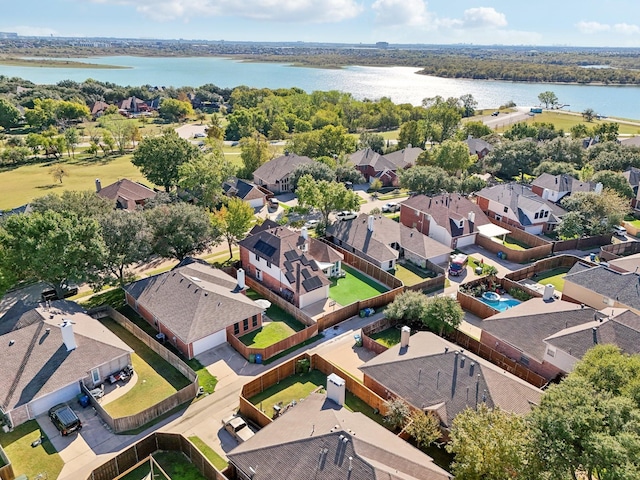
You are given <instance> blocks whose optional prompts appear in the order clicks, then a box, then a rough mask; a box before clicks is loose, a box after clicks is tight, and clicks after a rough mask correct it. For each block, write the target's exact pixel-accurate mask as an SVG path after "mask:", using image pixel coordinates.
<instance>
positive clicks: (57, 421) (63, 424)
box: [49, 403, 82, 436]
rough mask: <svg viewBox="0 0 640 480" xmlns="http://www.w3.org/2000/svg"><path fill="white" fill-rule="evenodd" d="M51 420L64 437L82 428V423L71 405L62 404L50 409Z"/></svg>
mask: <svg viewBox="0 0 640 480" xmlns="http://www.w3.org/2000/svg"><path fill="white" fill-rule="evenodd" d="M49 418H50V419H51V421H52V422H53V424H54V425H55V426H56V428H57V429H58V430H60V433H61V434H62V435H64V436H67V435H69V434H70V433H73V432H75V431H77V430H80V429H81V428H82V422H81V421H80V419H79V418H78V416H77V415H76V412H74V411H73V410H72V409H71V407H69V405H67V404H66V403H61V404H59V405H56V406H55V407H53V408H50V409H49Z"/></svg>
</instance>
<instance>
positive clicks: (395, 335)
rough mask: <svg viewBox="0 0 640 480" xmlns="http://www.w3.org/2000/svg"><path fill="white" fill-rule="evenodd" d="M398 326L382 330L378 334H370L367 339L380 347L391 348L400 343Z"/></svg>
mask: <svg viewBox="0 0 640 480" xmlns="http://www.w3.org/2000/svg"><path fill="white" fill-rule="evenodd" d="M400 327H401V326H400V325H398V326H397V327H395V326H394V327H389V328H387V329H386V330H382V331H381V332H378V333H372V334H371V335H369V337H370V338H371V339H372V340H375V341H376V342H378V343H379V344H380V345H384V346H385V347H387V348H391V347H393V346H394V345H397V344H398V343H400Z"/></svg>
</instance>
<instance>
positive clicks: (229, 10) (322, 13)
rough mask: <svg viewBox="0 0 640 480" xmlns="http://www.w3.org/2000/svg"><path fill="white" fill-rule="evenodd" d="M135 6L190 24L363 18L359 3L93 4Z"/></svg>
mask: <svg viewBox="0 0 640 480" xmlns="http://www.w3.org/2000/svg"><path fill="white" fill-rule="evenodd" d="M92 1H94V2H95V3H104V4H117V5H131V6H135V7H136V10H137V11H138V12H140V13H141V14H143V15H145V16H147V17H149V18H151V19H153V20H157V21H169V20H178V19H182V20H189V19H190V18H195V17H201V16H227V17H230V16H235V17H243V18H250V19H257V20H267V21H281V22H293V21H296V22H311V23H329V22H340V21H342V20H347V19H349V18H353V17H355V16H357V15H359V14H360V12H361V11H362V6H361V5H360V4H359V3H357V0H325V1H323V2H317V1H314V0H92Z"/></svg>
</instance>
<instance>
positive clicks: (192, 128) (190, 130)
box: [176, 123, 207, 140]
mask: <svg viewBox="0 0 640 480" xmlns="http://www.w3.org/2000/svg"><path fill="white" fill-rule="evenodd" d="M205 128H207V126H206V125H198V124H193V123H190V124H187V125H182V126H180V127H178V128H176V132H177V134H178V136H179V137H180V138H184V139H186V140H190V139H192V138H194V135H195V134H196V133H198V134H202V135H206V133H205V132H204V129H205ZM203 138H204V137H203Z"/></svg>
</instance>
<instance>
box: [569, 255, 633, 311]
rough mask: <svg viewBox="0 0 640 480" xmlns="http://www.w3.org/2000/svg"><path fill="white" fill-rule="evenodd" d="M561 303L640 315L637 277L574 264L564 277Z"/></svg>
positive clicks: (604, 268)
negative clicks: (625, 311)
mask: <svg viewBox="0 0 640 480" xmlns="http://www.w3.org/2000/svg"><path fill="white" fill-rule="evenodd" d="M562 299H563V300H568V301H570V302H576V303H583V304H585V305H589V306H590V307H593V308H595V309H601V308H603V307H614V308H628V309H629V310H631V311H633V312H635V313H637V314H639V315H640V273H638V272H637V271H634V272H619V271H616V270H614V269H612V268H608V267H605V266H602V265H598V266H595V267H592V266H590V265H587V264H585V263H582V262H578V263H576V264H575V265H574V266H573V267H572V268H571V270H569V272H568V273H567V275H566V276H565V277H564V288H563V289H562Z"/></svg>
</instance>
